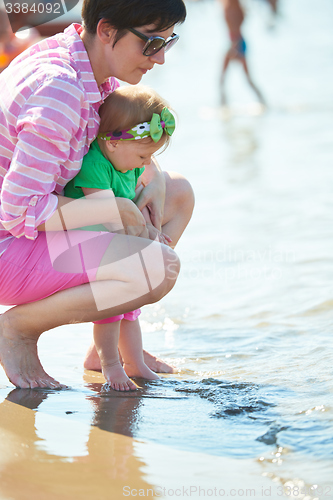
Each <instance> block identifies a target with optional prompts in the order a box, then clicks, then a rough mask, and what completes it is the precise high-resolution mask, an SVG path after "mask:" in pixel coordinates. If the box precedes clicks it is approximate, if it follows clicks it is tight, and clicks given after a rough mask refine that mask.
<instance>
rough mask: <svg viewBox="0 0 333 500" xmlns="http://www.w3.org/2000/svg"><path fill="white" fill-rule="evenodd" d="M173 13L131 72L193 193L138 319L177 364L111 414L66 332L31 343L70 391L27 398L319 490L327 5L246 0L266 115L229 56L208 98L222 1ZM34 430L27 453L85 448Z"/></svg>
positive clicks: (327, 296) (330, 454)
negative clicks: (165, 283)
mask: <svg viewBox="0 0 333 500" xmlns="http://www.w3.org/2000/svg"><path fill="white" fill-rule="evenodd" d="M187 8H188V19H187V21H186V23H185V24H184V25H182V26H180V27H179V28H178V31H179V33H180V35H181V38H180V41H179V43H178V44H177V45H176V46H175V48H174V49H172V51H170V53H168V54H167V56H166V58H167V60H168V61H167V63H166V64H165V65H164V66H163V67H159V68H156V69H154V72H152V73H151V74H149V75H147V76H146V77H145V78H144V80H143V83H145V84H148V85H150V86H152V87H154V88H155V89H156V90H157V91H158V92H160V93H161V95H163V96H164V97H165V98H166V99H167V100H168V101H169V102H170V104H171V105H172V106H173V108H174V109H175V110H176V112H177V115H178V126H177V131H176V133H175V135H174V137H173V138H172V143H171V146H170V147H169V149H168V150H167V151H166V152H165V153H163V154H162V155H161V156H160V157H158V159H159V162H160V164H161V166H162V167H163V168H164V169H169V170H175V171H178V172H180V173H182V174H183V175H185V176H186V177H187V178H189V179H190V181H191V183H192V185H193V188H194V191H195V196H196V208H195V212H194V215H193V218H192V221H191V223H190V225H189V227H188V229H187V230H186V232H185V234H184V237H183V238H182V240H181V242H180V243H179V245H178V253H179V256H180V259H181V261H182V270H181V274H180V277H179V280H178V283H177V285H176V287H175V288H174V290H173V291H172V292H171V293H170V294H169V295H168V296H167V297H166V298H165V299H164V300H162V301H161V302H160V303H158V304H156V305H153V306H148V307H146V308H143V314H142V317H141V318H142V319H141V324H142V329H143V332H144V334H143V338H144V344H145V347H146V348H147V349H148V350H149V351H151V352H153V353H155V354H157V355H159V356H160V357H162V358H164V359H167V360H168V361H170V362H171V363H173V364H174V365H175V366H176V368H177V373H176V374H174V375H169V376H167V377H165V378H163V379H162V380H161V381H157V382H155V381H154V382H151V383H146V384H144V386H143V388H144V390H143V391H141V392H140V394H133V395H126V396H124V402H123V404H124V405H125V406H124V407H122V409H121V417H119V414H118V416H117V412H116V409H115V404H114V402H115V399H114V398H112V395H108V394H103V393H101V391H100V388H101V386H100V384H99V385H98V384H97V385H95V386H94V385H93V384H90V385H84V382H83V378H82V377H83V370H82V357H83V355H84V350H85V349H86V347H87V346H88V344H89V341H90V336H91V333H90V325H83V326H78V325H75V326H67V327H63V328H61V329H57V330H56V331H55V332H53V333H48V334H45V335H44V336H43V337H42V338H41V342H40V353H41V357H42V359H43V363H44V365H45V367H46V368H47V370H48V371H50V372H51V374H52V375H54V376H56V377H57V378H60V379H61V380H62V381H63V382H65V383H68V384H69V385H71V386H72V387H73V391H69V392H68V391H65V392H62V393H56V394H51V393H50V394H48V397H46V396H45V398H42V401H39V402H38V404H37V403H36V405H35V406H36V408H37V407H39V409H40V410H41V411H42V409H43V410H44V412H46V413H47V412H48V411H49V412H51V413H52V414H57V413H58V414H59V415H60V414H61V415H62V414H65V413H66V415H68V418H70V417H71V414H73V413H75V419H76V421H79V420H81V421H82V422H87V421H89V422H91V423H92V424H93V425H97V426H99V427H100V428H102V429H105V430H112V431H113V432H120V433H123V434H125V435H129V436H133V437H134V438H138V439H139V440H140V439H142V440H149V441H150V442H151V443H157V444H164V445H166V446H168V447H170V448H172V449H175V450H176V449H177V450H184V451H195V452H203V453H206V454H209V455H211V456H216V457H230V458H236V459H250V460H252V461H255V462H258V463H260V464H261V466H262V473H263V474H265V475H266V476H267V477H269V478H271V479H272V480H273V481H277V482H278V483H279V484H284V485H287V486H286V487H287V488H289V489H286V490H285V491H284V493H285V494H286V495H287V496H291V497H293V498H306V497H307V498H316V497H317V498H333V480H332V477H333V435H332V429H333V369H332V366H333V343H332V329H333V313H332V307H333V257H332V254H333V229H332V222H333V202H332V188H333V168H332V162H333V141H332V139H333V137H332V130H333V113H332V112H333V96H332V83H333V64H332V62H333V29H332V22H333V3H332V1H331V0H317V1H316V2H312V1H311V0H281V1H280V4H279V15H278V17H277V18H276V19H274V20H273V18H272V17H271V15H270V13H269V10H268V7H267V5H266V4H265V3H264V2H261V1H259V0H257V1H255V0H253V1H251V2H250V1H248V2H247V3H246V13H247V17H246V22H245V24H244V36H245V39H246V40H247V44H248V63H249V68H250V71H251V74H252V77H253V80H254V81H255V82H256V84H257V85H258V87H259V88H260V89H261V91H262V93H263V95H264V97H265V99H266V102H267V108H265V109H264V108H263V107H261V106H260V105H259V104H258V103H256V102H255V97H254V96H253V94H252V93H251V90H250V89H249V88H248V87H247V84H246V81H245V78H244V75H243V73H242V72H241V69H240V67H239V66H237V64H233V65H232V66H231V67H230V72H229V74H228V76H227V97H228V99H229V105H228V107H227V108H222V106H221V100H220V97H221V96H220V88H219V77H220V71H221V64H222V58H223V54H224V53H225V51H226V50H227V47H228V43H229V42H228V39H227V32H226V28H225V25H224V22H223V17H222V11H221V7H220V5H219V4H218V3H217V2H213V1H211V0H205V1H197V2H188V3H187ZM61 374H62V375H61ZM1 382H2V384H3V389H2V390H1V395H2V396H3V397H6V395H7V394H8V393H9V392H10V390H11V389H10V388H9V384H8V383H7V382H6V378H5V376H4V375H1ZM43 399H44V400H43ZM125 400H126V401H125ZM117 401H118V400H117ZM91 402H93V403H94V402H95V403H96V404H95V406H94V404H93V405H91ZM97 402H98V405H97ZM97 406H98V408H99V411H94V408H95V409H96V408H97ZM116 408H117V406H116ZM37 416H38V414H37ZM36 425H37V429H38V417H36ZM39 425H40V427H39V431H38V432H39V433H40V436H41V437H44V441H41V444H40V446H45V447H46V449H50V448H51V451H52V453H55V454H56V453H58V454H60V455H61V454H64V455H65V456H70V455H71V454H76V455H79V454H80V453H82V454H84V453H85V438H84V433H83V434H82V436H83V437H82V436H81V438H80V440H79V442H77V443H76V444H75V440H74V442H73V437H72V440H69V441H68V442H67V445H68V446H69V445H70V446H72V448H73V446H74V448H75V450H74V451H73V450H72V451H71V450H67V449H66V447H65V446H64V444H62V447H60V448H61V449H60V448H59V447H58V448H59V449H57V439H55V442H54V443H53V445H52V439H51V438H50V436H49V440H47V439H46V437H45V436H46V435H47V430H46V428H47V425H46V427H45V426H44V427H45V428H44V427H43V423H42V421H40V423H39ZM43 442H44V444H43ZM52 446H53V447H52ZM66 450H67V451H66ZM288 485H289V486H288ZM302 487H303V488H305V490H303V492H301V488H302ZM310 487H311V490H310ZM298 488H300V489H298ZM288 493H289V495H288Z"/></svg>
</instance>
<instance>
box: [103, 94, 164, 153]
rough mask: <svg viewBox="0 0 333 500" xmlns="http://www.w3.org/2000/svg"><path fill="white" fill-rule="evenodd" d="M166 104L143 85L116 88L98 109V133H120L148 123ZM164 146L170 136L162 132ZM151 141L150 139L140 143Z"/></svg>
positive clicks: (147, 138)
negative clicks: (99, 121)
mask: <svg viewBox="0 0 333 500" xmlns="http://www.w3.org/2000/svg"><path fill="white" fill-rule="evenodd" d="M165 107H167V108H168V109H170V106H169V105H168V103H167V102H166V101H165V100H164V99H162V97H161V96H160V95H159V94H158V93H157V92H155V90H153V89H151V88H150V87H146V86H144V85H135V86H124V87H118V88H117V89H116V90H115V91H114V92H112V94H110V95H109V96H108V97H107V98H106V99H105V101H104V103H103V104H102V106H101V107H100V109H99V114H100V117H101V123H100V127H99V133H100V134H101V133H108V132H113V133H115V132H121V131H122V130H129V129H131V128H133V127H135V126H136V125H139V124H140V123H143V122H150V121H151V119H152V116H153V114H154V113H157V114H158V115H160V114H161V112H162V109H163V108H165ZM163 138H164V139H165V143H164V145H165V146H166V145H167V144H168V143H169V141H170V136H169V135H168V134H167V133H166V132H165V130H163ZM141 140H142V141H152V138H151V137H146V138H145V139H140V141H141Z"/></svg>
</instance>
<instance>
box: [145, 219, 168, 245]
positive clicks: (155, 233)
mask: <svg viewBox="0 0 333 500" xmlns="http://www.w3.org/2000/svg"><path fill="white" fill-rule="evenodd" d="M146 228H147V229H148V235H149V239H150V240H156V239H157V240H158V241H159V242H161V243H164V245H170V243H171V242H172V239H171V238H170V236H168V235H167V234H165V233H162V232H161V231H159V230H158V229H156V227H154V226H153V225H152V224H149V223H147V224H146Z"/></svg>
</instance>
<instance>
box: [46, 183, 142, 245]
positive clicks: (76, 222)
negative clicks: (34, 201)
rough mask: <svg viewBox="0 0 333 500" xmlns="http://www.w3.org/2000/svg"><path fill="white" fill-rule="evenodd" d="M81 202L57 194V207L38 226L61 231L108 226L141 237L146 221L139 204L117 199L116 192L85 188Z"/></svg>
mask: <svg viewBox="0 0 333 500" xmlns="http://www.w3.org/2000/svg"><path fill="white" fill-rule="evenodd" d="M84 191H85V197H84V198H79V199H72V198H66V197H65V196H60V195H56V196H57V198H58V207H57V210H56V211H55V212H54V213H53V215H52V216H51V217H50V218H49V219H48V220H47V221H46V222H45V223H44V224H41V225H40V226H38V230H39V231H62V230H69V229H75V228H78V227H83V226H93V225H95V224H109V229H110V230H112V231H122V230H125V233H126V234H131V235H133V236H138V234H139V233H141V231H142V228H143V227H144V226H145V220H144V217H143V215H142V214H141V212H140V210H138V208H137V207H136V205H135V204H134V203H133V202H132V201H131V200H128V199H126V198H116V197H115V196H114V194H113V191H112V190H111V189H110V190H99V189H88V188H84Z"/></svg>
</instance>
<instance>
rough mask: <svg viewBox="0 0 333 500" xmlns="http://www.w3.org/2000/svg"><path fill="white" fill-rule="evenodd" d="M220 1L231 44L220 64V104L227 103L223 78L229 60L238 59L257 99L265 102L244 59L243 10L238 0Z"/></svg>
mask: <svg viewBox="0 0 333 500" xmlns="http://www.w3.org/2000/svg"><path fill="white" fill-rule="evenodd" d="M220 2H221V3H222V7H223V11H224V17H225V20H226V23H227V26H228V31H229V37H230V40H231V46H230V48H229V49H228V51H227V53H226V55H225V56H224V60H223V65H222V74H221V81H220V83H221V93H222V96H221V99H222V104H223V105H226V104H227V99H226V92H225V79H226V73H227V69H228V67H229V64H230V62H231V61H238V62H239V63H240V64H241V65H242V67H243V69H244V73H245V76H246V78H247V81H248V83H249V85H250V86H251V88H252V89H253V91H254V92H255V94H256V95H257V97H258V99H259V101H260V102H261V103H262V104H265V102H264V98H263V96H262V94H261V92H260V90H259V89H258V87H257V86H256V85H255V84H254V82H253V80H252V77H251V76H250V73H249V68H248V65H247V61H246V50H247V46H246V42H245V40H244V38H243V35H242V31H241V27H242V24H243V21H244V11H243V8H242V6H241V4H240V1H239V0H220Z"/></svg>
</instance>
